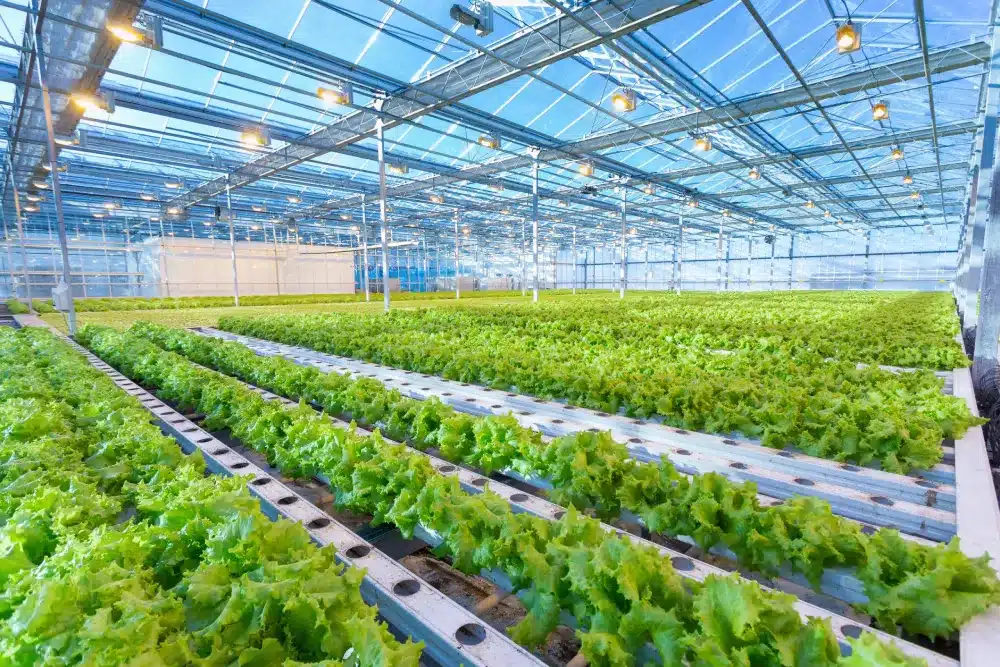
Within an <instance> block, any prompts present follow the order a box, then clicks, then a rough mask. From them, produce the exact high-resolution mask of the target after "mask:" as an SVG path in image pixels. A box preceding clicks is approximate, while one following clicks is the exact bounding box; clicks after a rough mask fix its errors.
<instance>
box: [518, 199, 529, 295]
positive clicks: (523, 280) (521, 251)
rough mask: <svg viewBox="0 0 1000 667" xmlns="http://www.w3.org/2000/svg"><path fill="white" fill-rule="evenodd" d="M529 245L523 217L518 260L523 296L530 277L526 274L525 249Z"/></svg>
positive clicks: (525, 293) (526, 291)
mask: <svg viewBox="0 0 1000 667" xmlns="http://www.w3.org/2000/svg"><path fill="white" fill-rule="evenodd" d="M527 245H528V237H527V235H526V233H525V231H524V217H523V216H522V217H521V246H520V248H519V250H518V253H517V260H518V262H519V263H520V264H521V296H525V295H527V293H528V278H527V276H526V275H525V271H527V264H526V263H525V261H524V249H525V247H526V246H527Z"/></svg>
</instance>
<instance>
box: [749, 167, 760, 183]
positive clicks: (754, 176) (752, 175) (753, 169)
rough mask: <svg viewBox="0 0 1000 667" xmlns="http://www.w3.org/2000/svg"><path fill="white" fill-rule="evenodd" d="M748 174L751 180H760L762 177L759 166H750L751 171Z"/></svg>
mask: <svg viewBox="0 0 1000 667" xmlns="http://www.w3.org/2000/svg"><path fill="white" fill-rule="evenodd" d="M748 176H750V180H753V181H756V180H758V179H759V178H760V169H758V168H757V167H750V173H749V174H748Z"/></svg>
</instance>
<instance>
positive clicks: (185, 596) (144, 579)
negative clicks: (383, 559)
mask: <svg viewBox="0 0 1000 667" xmlns="http://www.w3.org/2000/svg"><path fill="white" fill-rule="evenodd" d="M245 485H246V480H244V479H239V478H230V479H224V478H220V477H216V476H211V477H206V476H205V467H204V461H203V460H202V458H201V457H200V455H193V456H186V455H184V453H183V452H182V451H181V449H180V448H179V447H178V445H177V443H176V442H175V441H173V440H172V439H170V438H168V437H165V436H164V435H162V434H161V433H160V431H159V429H158V428H157V427H156V426H155V425H154V424H153V423H152V422H151V415H150V413H149V412H148V411H147V410H145V409H144V408H143V407H142V406H141V405H140V404H139V402H138V401H137V400H136V399H134V398H133V397H131V396H128V395H127V394H126V393H125V392H122V391H120V390H118V389H117V387H115V385H114V384H113V383H112V382H111V381H110V380H109V379H108V378H107V377H105V376H104V375H103V374H101V373H99V372H97V371H96V370H94V369H92V368H91V367H90V366H89V364H88V363H87V362H86V360H85V359H83V358H82V357H81V356H80V355H79V354H77V353H76V352H74V351H73V350H72V349H71V348H69V346H68V345H66V344H65V343H64V342H62V341H60V340H59V339H57V338H56V337H55V336H53V335H52V334H50V333H48V332H47V331H43V330H38V329H33V330H28V329H26V330H22V331H19V332H17V333H14V332H13V330H11V329H7V328H0V489H2V492H0V664H4V665H12V666H19V665H25V666H27V665H41V664H47V665H56V664H59V665H69V664H84V665H127V664H128V665H139V664H142V665H236V664H239V665H246V666H261V667H263V666H264V665H276V664H286V665H306V664H323V665H341V664H344V665H359V664H364V665H386V666H388V665H400V666H406V665H408V666H413V667H415V666H416V665H417V664H418V663H419V656H420V652H421V645H419V644H413V643H406V644H401V643H399V642H398V641H397V640H396V639H394V638H393V637H392V635H391V634H390V633H389V631H388V628H387V627H386V626H385V625H384V624H383V623H380V622H379V621H378V620H377V617H376V615H377V610H376V609H375V608H373V607H369V606H368V605H366V604H365V603H364V601H363V600H362V598H361V595H360V589H359V585H360V581H361V578H362V576H363V575H362V573H361V572H360V571H358V570H354V569H350V570H344V569H343V568H342V567H341V566H339V565H338V564H337V562H336V561H335V560H334V551H333V550H332V549H330V548H319V547H317V546H316V545H315V544H314V543H312V542H311V540H310V538H309V535H308V533H306V532H305V530H304V529H303V528H302V527H301V526H299V525H298V524H293V523H291V522H287V521H278V522H272V521H271V520H269V519H268V518H267V517H266V516H265V515H263V514H262V513H261V511H260V507H259V505H258V503H257V502H256V501H255V500H254V499H253V498H252V497H251V496H250V495H249V493H248V492H247V491H246V486H245ZM352 655H353V656H356V658H349V656H352ZM341 661H343V662H341Z"/></svg>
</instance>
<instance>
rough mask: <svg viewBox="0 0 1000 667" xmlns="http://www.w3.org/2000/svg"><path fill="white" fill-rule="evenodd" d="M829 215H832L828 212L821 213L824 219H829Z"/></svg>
mask: <svg viewBox="0 0 1000 667" xmlns="http://www.w3.org/2000/svg"><path fill="white" fill-rule="evenodd" d="M831 215H833V214H832V213H830V211H823V217H824V218H829V217H830V216H831Z"/></svg>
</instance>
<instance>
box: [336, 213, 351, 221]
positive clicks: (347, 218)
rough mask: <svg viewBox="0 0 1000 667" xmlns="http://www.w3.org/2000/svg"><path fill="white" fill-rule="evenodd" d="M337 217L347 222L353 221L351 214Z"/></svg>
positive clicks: (342, 214)
mask: <svg viewBox="0 0 1000 667" xmlns="http://www.w3.org/2000/svg"><path fill="white" fill-rule="evenodd" d="M337 217H339V218H340V219H341V220H344V221H347V220H350V219H351V214H350V213H341V214H340V215H339V216H337Z"/></svg>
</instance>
